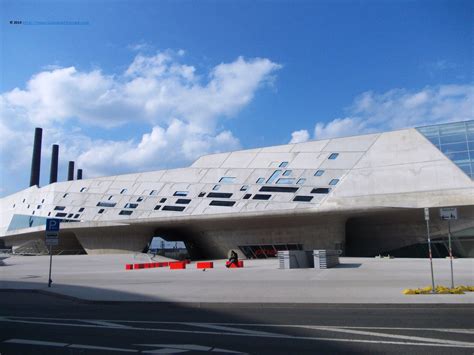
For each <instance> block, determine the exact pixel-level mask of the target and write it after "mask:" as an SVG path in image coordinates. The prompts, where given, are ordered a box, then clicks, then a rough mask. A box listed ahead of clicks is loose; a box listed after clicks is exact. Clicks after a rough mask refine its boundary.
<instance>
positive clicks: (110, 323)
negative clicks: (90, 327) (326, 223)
mask: <svg viewBox="0 0 474 355" xmlns="http://www.w3.org/2000/svg"><path fill="white" fill-rule="evenodd" d="M81 322H85V323H91V324H96V325H102V326H104V327H108V328H109V327H110V328H130V327H129V326H127V325H123V324H117V323H113V322H106V321H103V320H81Z"/></svg>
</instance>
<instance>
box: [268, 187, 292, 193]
mask: <svg viewBox="0 0 474 355" xmlns="http://www.w3.org/2000/svg"><path fill="white" fill-rule="evenodd" d="M260 191H262V192H290V193H295V192H296V191H298V187H285V186H262V187H261V188H260Z"/></svg>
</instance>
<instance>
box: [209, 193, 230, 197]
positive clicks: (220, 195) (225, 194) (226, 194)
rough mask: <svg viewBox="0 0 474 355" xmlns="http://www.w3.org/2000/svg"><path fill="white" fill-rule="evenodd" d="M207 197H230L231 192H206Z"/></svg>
mask: <svg viewBox="0 0 474 355" xmlns="http://www.w3.org/2000/svg"><path fill="white" fill-rule="evenodd" d="M207 197H212V198H231V197H232V193H230V192H209V193H208V194H207Z"/></svg>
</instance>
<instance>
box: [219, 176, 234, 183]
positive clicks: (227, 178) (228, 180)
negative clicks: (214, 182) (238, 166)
mask: <svg viewBox="0 0 474 355" xmlns="http://www.w3.org/2000/svg"><path fill="white" fill-rule="evenodd" d="M219 182H220V183H222V184H233V183H234V182H235V177H232V176H224V177H221V178H220V179H219Z"/></svg>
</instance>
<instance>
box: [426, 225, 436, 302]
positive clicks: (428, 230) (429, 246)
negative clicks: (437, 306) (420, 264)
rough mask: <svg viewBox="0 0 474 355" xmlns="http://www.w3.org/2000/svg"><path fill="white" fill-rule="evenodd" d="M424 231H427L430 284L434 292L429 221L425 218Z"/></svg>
mask: <svg viewBox="0 0 474 355" xmlns="http://www.w3.org/2000/svg"><path fill="white" fill-rule="evenodd" d="M426 231H427V233H428V250H429V254H430V267H431V286H432V291H431V293H435V292H436V291H435V281H434V274H433V256H432V254H431V238H430V221H429V220H426Z"/></svg>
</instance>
